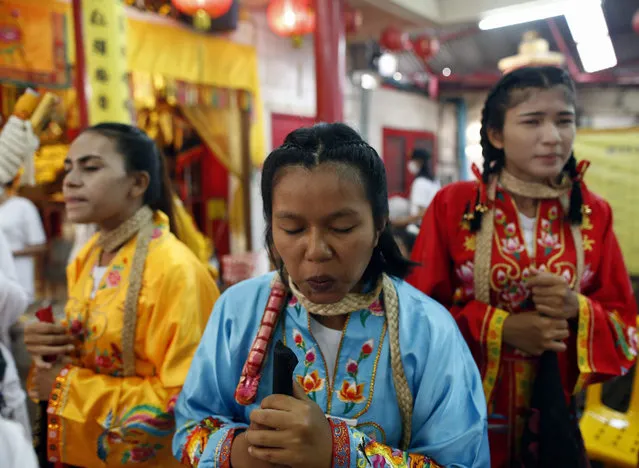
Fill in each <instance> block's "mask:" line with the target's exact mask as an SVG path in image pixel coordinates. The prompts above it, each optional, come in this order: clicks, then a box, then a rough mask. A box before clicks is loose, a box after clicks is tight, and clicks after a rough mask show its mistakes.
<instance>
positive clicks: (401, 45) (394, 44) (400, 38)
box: [379, 26, 411, 52]
mask: <svg viewBox="0 0 639 468" xmlns="http://www.w3.org/2000/svg"><path fill="white" fill-rule="evenodd" d="M379 44H380V45H381V46H382V47H383V48H384V49H386V50H389V51H391V52H401V51H404V50H410V48H411V44H410V39H409V38H408V34H406V33H403V32H402V31H400V30H399V29H397V28H395V27H393V26H391V27H388V28H386V29H384V31H383V32H382V37H381V38H380V39H379Z"/></svg>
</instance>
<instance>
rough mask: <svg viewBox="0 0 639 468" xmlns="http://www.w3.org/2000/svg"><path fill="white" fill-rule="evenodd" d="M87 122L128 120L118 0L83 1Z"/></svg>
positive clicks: (123, 31) (123, 36) (122, 20)
mask: <svg viewBox="0 0 639 468" xmlns="http://www.w3.org/2000/svg"><path fill="white" fill-rule="evenodd" d="M82 15H83V25H84V38H85V43H84V49H85V56H86V74H87V83H88V85H89V89H90V91H89V93H88V96H87V98H88V99H87V100H88V107H89V124H90V125H95V124H97V123H100V122H120V123H128V124H130V123H131V121H132V118H131V111H130V104H129V78H128V74H127V62H126V48H125V45H126V14H125V12H124V7H123V5H122V2H121V1H120V0H113V1H109V2H105V1H103V0H83V2H82Z"/></svg>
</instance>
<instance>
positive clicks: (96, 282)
mask: <svg viewBox="0 0 639 468" xmlns="http://www.w3.org/2000/svg"><path fill="white" fill-rule="evenodd" d="M108 268H109V267H108V266H97V265H96V266H94V267H93V289H92V290H91V299H93V298H94V297H95V293H97V292H98V288H99V287H100V282H101V281H102V278H103V277H104V274H105V273H106V271H107V269H108Z"/></svg>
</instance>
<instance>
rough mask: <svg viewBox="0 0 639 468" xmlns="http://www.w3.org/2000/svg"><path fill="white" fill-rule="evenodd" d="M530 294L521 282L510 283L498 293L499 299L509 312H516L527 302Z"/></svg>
mask: <svg viewBox="0 0 639 468" xmlns="http://www.w3.org/2000/svg"><path fill="white" fill-rule="evenodd" d="M529 295H530V292H529V291H528V289H527V288H526V286H525V285H524V283H523V282H519V281H510V282H509V283H508V285H507V287H505V288H504V289H502V291H501V293H500V298H501V300H502V301H504V302H505V303H506V304H508V309H509V310H516V309H518V308H521V306H522V305H523V304H524V303H525V302H526V301H527V300H528V297H529Z"/></svg>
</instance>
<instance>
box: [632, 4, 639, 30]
mask: <svg viewBox="0 0 639 468" xmlns="http://www.w3.org/2000/svg"><path fill="white" fill-rule="evenodd" d="M632 29H634V30H635V32H636V33H637V34H639V10H637V11H636V12H635V16H633V17H632Z"/></svg>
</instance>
